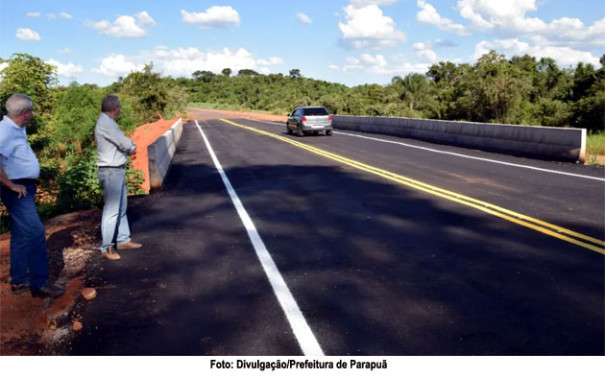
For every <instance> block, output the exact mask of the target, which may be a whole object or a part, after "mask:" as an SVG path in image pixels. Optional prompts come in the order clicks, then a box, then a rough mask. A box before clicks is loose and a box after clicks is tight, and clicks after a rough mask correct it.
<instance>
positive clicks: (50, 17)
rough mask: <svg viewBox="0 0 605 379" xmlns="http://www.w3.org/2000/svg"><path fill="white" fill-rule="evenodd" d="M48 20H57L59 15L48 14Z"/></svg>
mask: <svg viewBox="0 0 605 379" xmlns="http://www.w3.org/2000/svg"><path fill="white" fill-rule="evenodd" d="M46 18H47V19H49V20H54V19H55V18H57V15H56V14H54V13H47V14H46Z"/></svg>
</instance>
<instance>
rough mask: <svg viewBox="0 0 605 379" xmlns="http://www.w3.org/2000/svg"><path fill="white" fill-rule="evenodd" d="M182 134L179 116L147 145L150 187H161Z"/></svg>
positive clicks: (181, 120)
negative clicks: (168, 127)
mask: <svg viewBox="0 0 605 379" xmlns="http://www.w3.org/2000/svg"><path fill="white" fill-rule="evenodd" d="M182 134H183V119H182V118H180V119H179V120H178V121H177V122H175V123H174V125H172V127H171V128H170V129H168V130H167V131H166V132H165V133H164V134H162V135H161V136H160V138H158V139H157V140H155V142H154V143H152V144H151V145H149V146H148V147H147V159H148V161H149V186H150V189H152V190H154V189H160V188H162V183H164V179H165V178H166V175H167V174H168V169H170V165H171V163H172V157H174V153H175V151H176V146H177V144H178V143H179V140H180V139H181V135H182Z"/></svg>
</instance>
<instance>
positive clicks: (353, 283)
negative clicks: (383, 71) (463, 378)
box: [66, 112, 605, 356]
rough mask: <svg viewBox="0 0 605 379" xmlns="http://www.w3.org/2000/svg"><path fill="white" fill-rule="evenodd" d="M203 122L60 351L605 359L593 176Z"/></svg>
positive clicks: (602, 231) (544, 165)
mask: <svg viewBox="0 0 605 379" xmlns="http://www.w3.org/2000/svg"><path fill="white" fill-rule="evenodd" d="M198 119H199V120H198V121H197V125H196V122H190V123H188V124H187V125H185V127H184V132H183V133H184V134H183V137H182V140H181V142H180V144H179V146H178V149H177V154H176V156H175V159H174V162H173V166H172V168H171V170H170V174H169V176H168V178H167V182H166V183H165V186H164V188H163V190H162V191H158V192H155V193H152V194H151V195H150V196H147V197H141V198H135V199H131V200H130V204H129V217H130V223H131V229H132V231H133V237H134V239H136V240H137V241H139V242H142V243H143V244H144V248H143V249H141V250H139V251H125V252H124V253H123V254H121V255H122V260H121V261H118V262H109V261H103V260H101V259H100V258H97V259H95V261H94V262H93V263H94V264H93V266H92V268H91V273H93V275H92V277H90V278H89V281H90V283H89V284H90V285H92V286H95V287H97V290H98V294H99V295H98V297H97V299H95V300H94V301H92V302H90V303H82V304H81V305H79V306H78V309H77V312H79V313H80V314H81V315H82V317H83V323H84V329H83V330H81V331H80V332H79V334H78V335H77V337H76V338H75V339H74V340H73V341H72V343H71V347H70V349H71V350H69V351H66V353H67V354H73V355H301V354H304V353H307V354H318V350H314V349H319V353H322V352H323V353H324V354H326V355H338V356H341V355H342V356H344V355H380V356H382V355H387V356H388V355H603V354H605V348H604V336H605V334H604V323H605V317H604V306H603V304H604V293H605V290H604V280H605V279H604V278H605V265H604V255H603V253H602V250H603V245H602V242H599V241H603V240H604V239H605V226H604V224H605V217H604V212H605V211H604V209H605V204H604V202H605V185H604V184H605V181H604V179H605V171H604V169H603V168H602V167H585V166H579V165H574V164H567V163H564V164H563V163H554V162H544V161H536V160H529V159H523V158H517V157H509V156H505V155H498V154H489V153H485V152H479V151H472V150H467V149H459V148H454V147H449V146H440V145H434V144H428V143H423V142H419V141H413V140H402V139H397V138H392V137H383V136H377V135H363V136H362V135H353V134H351V133H344V132H338V131H336V132H335V134H334V135H333V136H331V137H327V136H324V135H320V136H307V137H303V138H299V137H295V136H288V135H286V129H285V126H284V125H282V124H279V123H268V122H260V121H253V120H246V119H239V120H231V122H232V123H227V122H225V121H221V120H219V119H218V118H217V117H216V116H215V114H213V113H209V112H204V113H199V114H198ZM198 125H199V128H198ZM246 127H249V128H250V129H248V128H246ZM259 131H261V132H263V133H264V134H263V133H259ZM202 133H203V134H204V135H205V137H206V138H207V141H208V143H209V145H210V147H211V150H210V149H209V148H208V145H207V144H206V143H205V141H204V138H203V136H202ZM367 137H370V138H372V139H368V138H367ZM288 141H291V142H288ZM301 144H302V145H301ZM409 145H413V146H409ZM211 151H212V152H213V153H214V155H215V157H216V159H217V160H218V161H219V162H220V165H221V167H222V169H223V172H224V176H221V175H220V172H219V171H217V167H216V163H215V161H213V157H212V154H211ZM224 178H227V180H228V181H229V183H230V185H231V186H232V189H233V192H232V193H231V195H233V194H235V195H236V196H237V198H238V199H239V201H241V208H240V212H241V209H244V211H245V214H246V215H247V216H249V220H248V221H242V218H240V215H241V213H238V211H237V210H236V206H234V202H233V200H232V197H231V196H230V193H228V191H227V189H226V187H225V184H224ZM446 191H448V192H446ZM464 196H466V197H464ZM461 199H462V200H461ZM479 203H480V204H483V205H477V204H479ZM485 203H488V204H487V207H486V206H485ZM236 204H237V202H236ZM498 207H500V208H498ZM512 212H514V213H512ZM244 219H245V216H244ZM255 233H257V234H255ZM255 238H258V239H256V240H255ZM595 241H596V242H595ZM263 249H264V250H263ZM267 255H268V256H269V258H267ZM272 264H275V266H274V267H273V266H271V265H272ZM281 280H283V282H281ZM292 302H294V304H292Z"/></svg>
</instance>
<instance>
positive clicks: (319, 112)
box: [304, 108, 329, 116]
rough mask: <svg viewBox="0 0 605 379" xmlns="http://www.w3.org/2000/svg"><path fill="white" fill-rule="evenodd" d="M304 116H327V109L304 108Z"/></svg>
mask: <svg viewBox="0 0 605 379" xmlns="http://www.w3.org/2000/svg"><path fill="white" fill-rule="evenodd" d="M304 114H305V116H328V115H329V113H328V110H327V109H326V108H305V109H304Z"/></svg>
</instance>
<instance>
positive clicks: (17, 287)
mask: <svg viewBox="0 0 605 379" xmlns="http://www.w3.org/2000/svg"><path fill="white" fill-rule="evenodd" d="M28 289H29V283H21V284H11V291H12V292H13V293H14V294H15V295H16V294H18V293H21V292H25V291H27V290H28Z"/></svg>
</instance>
